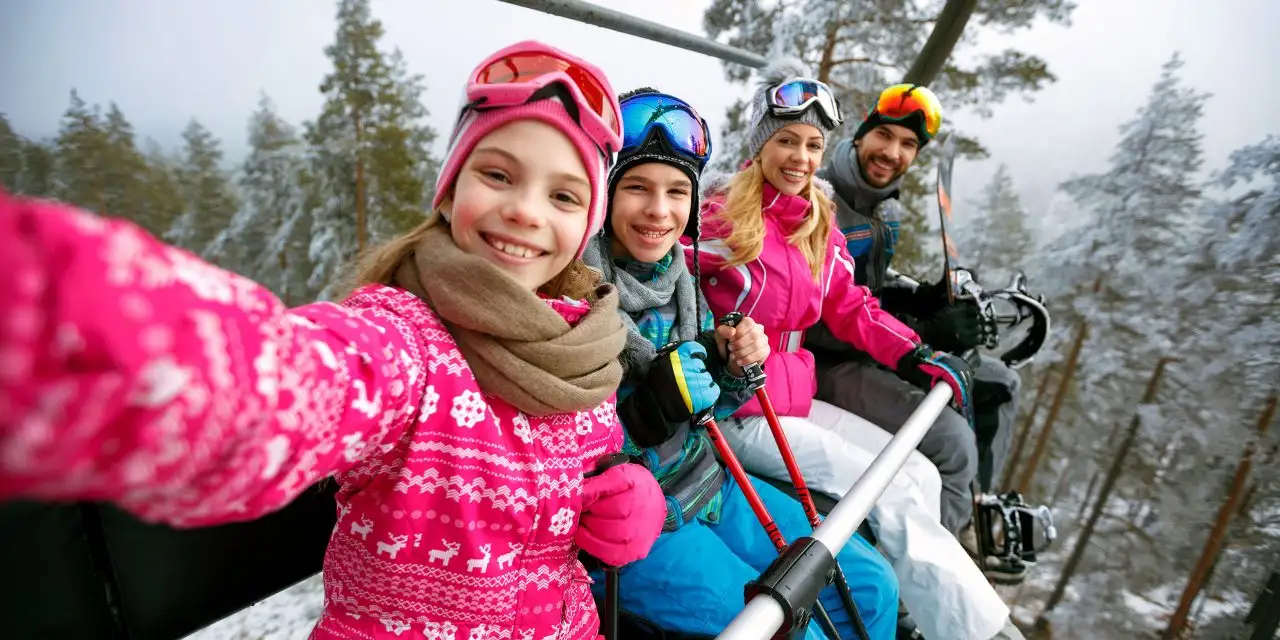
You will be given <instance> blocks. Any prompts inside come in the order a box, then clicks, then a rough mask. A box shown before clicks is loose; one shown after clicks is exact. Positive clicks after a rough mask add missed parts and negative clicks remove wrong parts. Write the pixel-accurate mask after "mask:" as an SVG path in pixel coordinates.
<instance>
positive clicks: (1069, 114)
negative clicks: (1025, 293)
mask: <svg viewBox="0 0 1280 640" xmlns="http://www.w3.org/2000/svg"><path fill="white" fill-rule="evenodd" d="M1078 3H1079V5H1080V6H1079V8H1078V9H1077V10H1076V12H1075V16H1074V19H1073V23H1072V25H1071V26H1070V27H1069V28H1068V27H1062V26H1055V25H1039V26H1037V27H1036V28H1034V29H1032V30H1030V31H1023V32H1020V33H1018V34H1017V35H1014V36H999V35H994V34H992V35H991V36H990V37H985V36H984V39H983V40H982V42H980V47H981V48H982V49H991V50H996V49H1001V48H1004V47H1007V46H1014V47H1018V48H1020V49H1022V50H1024V51H1027V52H1029V53H1033V54H1035V55H1039V56H1041V57H1043V58H1045V59H1046V60H1047V61H1048V62H1049V66H1050V69H1051V70H1052V72H1053V73H1055V74H1056V75H1057V76H1058V78H1059V80H1058V82H1057V83H1055V84H1053V85H1050V86H1049V87H1048V88H1047V89H1046V90H1044V91H1042V92H1040V93H1038V94H1035V95H1034V96H1033V98H1032V101H1031V102H1025V101H1023V100H1021V99H1019V98H1013V99H1010V100H1007V101H1006V102H1005V103H1003V104H1000V105H997V106H996V107H995V108H994V115H993V117H992V118H990V119H987V120H983V119H979V118H976V117H975V116H972V115H970V114H963V113H960V114H952V113H949V114H947V115H948V117H949V119H950V120H951V122H954V123H957V124H958V126H960V127H962V128H963V129H965V130H966V131H969V132H972V133H976V134H977V135H978V136H979V137H980V139H981V140H982V141H983V142H984V143H985V144H986V145H987V146H988V148H989V149H990V150H991V152H992V159H991V160H990V161H986V162H981V163H975V162H962V163H959V164H957V167H956V173H955V175H956V177H955V181H956V183H955V191H956V196H957V200H958V202H960V203H964V202H965V201H966V200H967V199H969V198H973V197H976V195H977V193H978V191H979V190H980V189H981V187H982V186H983V183H985V182H986V180H987V179H988V178H989V177H990V175H991V173H992V172H993V171H994V169H995V166H996V164H997V163H998V162H1006V163H1008V164H1009V165H1010V166H1011V168H1012V171H1013V176H1014V179H1015V181H1016V183H1017V186H1018V188H1019V190H1020V192H1021V193H1022V196H1023V199H1024V202H1025V203H1026V204H1027V205H1028V209H1029V210H1030V211H1031V212H1032V214H1033V215H1043V214H1045V213H1047V212H1048V211H1049V210H1051V208H1052V206H1053V198H1054V190H1055V187H1056V185H1057V184H1058V183H1059V182H1061V181H1062V180H1063V179H1065V178H1068V177H1070V176H1071V175H1073V174H1079V173H1087V172H1093V171H1097V170H1100V169H1101V168H1103V167H1104V166H1105V163H1106V161H1107V158H1108V157H1109V156H1110V155H1111V153H1112V152H1113V147H1114V143H1115V139H1116V130H1117V127H1118V126H1119V125H1120V124H1121V123H1122V122H1124V121H1125V120H1127V119H1129V118H1131V117H1132V116H1133V114H1134V112H1135V110H1136V109H1137V108H1138V107H1139V106H1140V105H1141V103H1142V101H1143V99H1144V98H1145V97H1146V96H1147V94H1148V92H1149V90H1150V88H1151V85H1152V84H1153V83H1154V82H1155V80H1156V78H1157V76H1158V74H1159V71H1160V65H1161V64H1163V63H1164V62H1165V61H1166V60H1168V58H1169V56H1170V55H1171V54H1172V53H1173V52H1174V51H1175V50H1177V51H1180V52H1181V53H1182V55H1183V57H1184V59H1185V60H1186V66H1185V68H1184V74H1183V77H1184V78H1185V80H1186V81H1187V83H1188V84H1191V85H1193V86H1195V87H1197V88H1199V89H1201V90H1203V91H1208V92H1211V93H1213V94H1214V97H1213V98H1212V99H1211V100H1210V102H1209V104H1208V106H1207V109H1206V114H1205V118H1204V120H1203V122H1202V124H1201V131H1202V132H1203V133H1204V134H1205V145H1204V147H1205V152H1206V174H1207V173H1208V172H1209V171H1211V170H1213V169H1216V168H1218V167H1220V166H1222V164H1223V162H1224V161H1225V160H1226V157H1227V154H1229V153H1230V152H1231V151H1232V150H1233V149H1235V148H1237V147H1239V146H1241V145H1244V144H1249V143H1252V142H1254V141H1256V140H1258V139H1260V138H1261V137H1262V136H1264V135H1266V134H1268V133H1280V123H1278V116H1280V83H1277V82H1276V78H1277V71H1276V65H1277V64H1278V63H1280V33H1277V31H1276V26H1275V25H1277V24H1280V2H1277V1H1276V0H1218V1H1211V0H1078ZM373 4H374V12H375V15H377V17H379V18H380V19H381V20H382V21H383V23H384V25H385V26H386V31H387V36H386V39H385V44H386V45H387V46H388V47H390V46H398V47H400V48H401V49H402V50H403V52H404V54H405V56H406V58H407V60H408V63H409V65H410V67H411V68H412V70H413V71H414V72H417V73H421V74H423V75H425V77H426V82H427V85H428V91H427V94H426V96H425V100H426V103H427V107H428V108H429V109H430V111H431V122H432V124H433V125H434V126H435V127H436V129H437V130H438V131H440V132H441V133H442V134H443V133H445V132H447V131H448V129H449V127H450V124H451V123H450V119H451V116H452V114H453V113H454V111H455V109H456V107H457V101H458V99H459V97H460V91H461V86H462V82H463V78H464V76H465V74H466V73H467V71H468V70H469V69H470V68H471V67H472V66H473V65H474V64H475V63H477V62H479V60H480V59H481V58H482V57H484V56H485V55H487V54H488V53H490V52H492V51H493V50H495V49H496V48H498V47H500V46H503V45H506V44H509V43H511V42H514V41H516V40H519V39H524V38H537V39H540V40H544V41H547V42H550V43H553V44H556V45H558V46H561V47H562V48H565V49H567V50H569V51H572V52H574V53H577V54H580V55H582V56H583V57H585V58H588V59H590V60H592V61H593V62H596V63H598V64H599V65H600V66H602V67H603V68H604V69H605V70H606V72H607V73H608V74H609V75H610V78H611V79H612V81H613V83H614V87H615V88H616V89H617V90H619V91H623V90H626V89H629V88H633V87H636V86H639V85H645V84H653V85H657V86H658V87H659V88H661V89H663V90H665V91H669V92H672V93H675V94H677V95H680V96H682V97H684V98H686V99H688V100H689V102H691V103H693V104H694V105H695V106H696V107H698V109H699V110H700V111H702V112H703V114H704V115H705V116H706V117H707V118H708V120H709V121H711V124H712V127H713V128H714V129H716V130H718V128H719V122H720V120H721V117H722V114H723V113H724V107H725V106H726V105H728V104H730V103H731V102H732V101H733V100H734V99H735V98H736V97H738V96H739V95H742V94H743V92H744V91H745V89H744V88H742V87H740V86H736V85H730V84H728V83H726V82H725V80H724V76H723V73H722V71H721V68H720V64H719V62H718V61H716V60H714V59H711V58H709V57H706V56H702V55H700V54H695V53H689V52H685V51H681V50H677V49H674V48H671V47H668V46H665V45H660V44H656V43H651V42H648V41H646V40H642V39H639V38H635V37H631V36H627V35H622V34H618V33H615V32H611V31H606V30H603V29H600V28H597V27H592V26H589V25H584V24H580V23H577V22H572V21H569V20H565V19H562V18H556V17H553V16H549V15H546V14H543V13H539V12H535V11H531V10H528V9H524V8H520V7H515V6H511V5H508V4H505V3H501V2H497V1H496V0H448V1H446V0H376V1H375V2H374V3H373ZM598 4H603V5H606V6H609V7H611V8H614V9H617V10H620V11H625V12H627V13H631V14H633V15H638V16H642V17H644V18H647V19H650V20H653V21H657V22H660V23H663V24H667V25H670V26H673V27H676V28H680V29H684V30H687V31H691V32H695V33H701V32H702V28H701V20H702V11H703V9H704V8H705V6H706V5H707V4H708V0H598ZM334 9H335V4H334V3H333V2H329V1H327V0H269V1H262V0H221V1H219V2H188V1H180V0H39V1H35V0H0V87H3V90H2V91H0V112H3V113H5V114H6V115H7V116H8V117H9V118H10V120H11V122H12V123H13V125H14V126H15V127H16V128H17V129H18V130H19V131H20V132H22V133H23V134H26V135H29V136H35V137H43V136H51V135H53V134H54V133H55V132H56V130H57V126H58V120H59V117H60V115H61V113H62V112H63V110H64V109H65V108H66V105H67V99H68V91H69V90H70V89H71V88H73V87H74V88H76V89H78V90H79V92H80V95H81V97H82V98H84V99H85V100H86V101H88V102H90V103H94V102H97V103H102V104H103V105H104V106H105V104H106V103H108V102H110V101H113V100H114V101H115V102H117V103H118V104H119V105H120V107H121V108H122V109H123V110H124V112H125V114H126V115H127V116H128V117H129V119H130V120H131V121H132V122H133V123H134V125H135V127H136V128H137V130H138V132H139V133H140V134H141V135H143V136H148V137H152V138H154V139H156V140H158V141H160V142H162V143H164V144H165V145H167V146H173V145H176V144H177V143H178V141H179V137H178V136H179V133H180V131H181V129H182V127H183V126H184V125H185V123H186V122H187V120H188V119H189V118H191V117H192V116H194V117H196V118H199V120H200V121H201V122H202V123H204V124H205V126H207V127H208V128H209V129H211V130H212V131H213V132H214V134H215V135H217V136H218V137H219V138H220V139H222V140H223V144H224V148H225V149H226V150H227V151H228V155H229V156H230V157H231V158H232V159H238V157H239V156H240V155H241V154H242V153H243V152H244V149H245V146H246V142H245V127H246V123H247V121H248V116H249V114H250V113H251V112H252V111H253V109H254V107H255V104H256V102H257V99H258V94H259V92H260V91H266V92H267V93H268V94H269V95H270V96H271V97H272V98H273V99H274V100H275V102H276V103H277V105H278V106H279V109H280V112H281V114H282V115H283V116H284V117H285V118H287V119H288V120H289V121H291V122H293V123H294V124H299V123H301V122H302V121H303V120H306V119H309V118H311V117H313V116H314V115H315V114H316V113H317V112H318V110H319V107H320V103H321V96H320V93H319V91H318V90H317V87H318V85H319V83H320V80H321V78H322V77H323V75H324V74H325V73H326V71H327V70H328V68H329V65H328V61H327V59H326V58H325V57H324V54H323V48H324V47H325V45H327V44H328V43H329V42H330V41H331V40H332V38H333V30H334ZM1267 25H1271V26H1267ZM973 28H975V27H973V26H972V25H971V26H970V29H973ZM957 214H958V215H963V208H962V205H961V206H958V207H957Z"/></svg>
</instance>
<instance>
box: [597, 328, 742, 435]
mask: <svg viewBox="0 0 1280 640" xmlns="http://www.w3.org/2000/svg"><path fill="white" fill-rule="evenodd" d="M708 341H710V342H711V344H712V345H713V347H712V348H714V344H715V343H714V341H711V340H708ZM713 356H716V357H718V354H713ZM708 359H709V356H708V353H707V347H706V346H705V345H703V344H701V343H699V342H692V341H691V342H683V343H680V344H671V345H668V346H667V347H665V348H663V349H662V350H661V351H659V352H658V357H657V358H654V360H653V362H652V363H650V365H649V373H648V376H647V377H646V379H645V381H644V383H643V384H640V385H638V386H637V387H636V388H635V390H633V391H632V392H631V394H630V395H629V396H627V397H626V398H625V399H623V400H622V401H621V402H620V403H619V404H618V416H619V417H620V418H621V419H622V424H623V426H625V427H626V429H627V434H628V435H629V436H630V437H631V441H632V442H634V443H635V444H636V446H638V447H640V448H642V449H647V448H649V447H656V446H658V445H659V444H662V443H663V442H666V441H667V440H669V439H671V438H672V437H673V436H675V435H676V433H678V432H679V431H680V428H681V427H682V426H685V425H688V424H689V421H690V420H691V419H692V418H693V416H695V415H699V414H701V413H702V412H704V411H706V410H707V409H710V408H711V407H713V406H715V404H716V401H718V400H719V399H720V387H719V385H717V384H716V382H715V380H714V378H713V377H712V375H711V373H710V372H708V370H707V362H708Z"/></svg>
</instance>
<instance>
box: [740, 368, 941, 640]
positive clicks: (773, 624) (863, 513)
mask: <svg viewBox="0 0 1280 640" xmlns="http://www.w3.org/2000/svg"><path fill="white" fill-rule="evenodd" d="M950 401H951V387H949V386H947V385H945V384H940V385H938V386H936V387H934V388H933V390H932V391H930V392H929V394H928V395H926V396H925V398H924V402H921V403H920V406H918V407H916V410H915V411H914V412H913V413H912V414H911V417H909V418H907V421H906V422H905V423H904V424H903V425H902V428H901V429H899V430H898V433H897V435H895V436H893V439H892V440H890V441H889V444H888V445H886V446H885V448H884V450H883V451H881V452H880V455H878V456H876V459H875V461H874V462H872V463H871V466H870V467H868V468H867V471H866V473H864V474H862V477H860V478H858V481H857V482H855V483H853V487H852V488H850V489H849V492H848V493H846V494H845V495H844V497H843V498H841V499H840V502H839V503H838V504H836V506H835V508H834V509H832V510H831V513H829V514H828V515H827V519H826V520H824V521H823V522H822V526H820V527H818V528H817V529H815V530H814V532H813V539H814V540H817V541H818V542H821V543H822V544H823V545H824V546H826V547H827V548H828V549H831V550H832V553H833V554H834V553H836V552H838V551H839V550H840V549H843V548H844V545H846V544H848V542H849V539H850V538H852V537H853V534H854V532H855V531H857V529H858V525H859V524H861V523H862V521H863V520H865V519H866V518H867V514H868V513H870V512H871V507H872V505H874V504H875V502H876V500H878V499H879V498H880V494H882V493H884V490H885V489H886V488H888V486H889V483H890V482H892V481H893V477H894V476H895V475H897V473H898V470H899V469H901V468H902V465H904V464H906V462H907V458H908V457H910V456H911V452H912V451H915V450H916V446H917V445H919V444H920V440H921V439H922V438H924V434H925V433H927V432H928V431H929V427H931V426H933V423H934V421H936V420H937V419H938V416H939V415H940V414H941V413H942V411H943V410H944V409H946V407H947V403H948V402H950ZM783 621H784V618H783V614H782V609H781V607H779V606H778V603H777V602H775V601H774V600H773V599H772V598H770V597H769V596H767V595H758V596H756V597H754V598H752V599H751V601H750V602H748V603H747V606H746V608H745V609H743V610H742V612H740V613H739V614H738V616H737V617H735V618H734V619H733V622H731V623H730V624H729V626H727V627H725V629H724V631H722V632H720V635H718V636H716V637H717V638H720V639H721V640H768V639H769V638H772V637H773V636H774V635H775V634H776V633H777V632H778V627H780V626H781V625H782V623H783Z"/></svg>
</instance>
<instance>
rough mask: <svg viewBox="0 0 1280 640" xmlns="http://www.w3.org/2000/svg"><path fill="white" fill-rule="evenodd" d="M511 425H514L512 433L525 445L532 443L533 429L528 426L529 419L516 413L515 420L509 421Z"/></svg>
mask: <svg viewBox="0 0 1280 640" xmlns="http://www.w3.org/2000/svg"><path fill="white" fill-rule="evenodd" d="M511 423H512V424H514V425H515V429H513V430H512V433H514V434H516V437H517V438H520V440H521V441H523V442H524V443H525V444H532V443H533V427H531V426H529V418H528V416H526V415H524V413H523V412H522V413H517V414H516V417H515V418H512V419H511Z"/></svg>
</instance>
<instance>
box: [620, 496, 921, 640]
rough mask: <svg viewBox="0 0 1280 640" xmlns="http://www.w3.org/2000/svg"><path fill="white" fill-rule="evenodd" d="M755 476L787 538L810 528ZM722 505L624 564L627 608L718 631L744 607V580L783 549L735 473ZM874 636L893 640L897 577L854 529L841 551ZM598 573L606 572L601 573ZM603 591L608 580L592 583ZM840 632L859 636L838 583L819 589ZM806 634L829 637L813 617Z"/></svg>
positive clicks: (674, 625) (676, 626)
mask: <svg viewBox="0 0 1280 640" xmlns="http://www.w3.org/2000/svg"><path fill="white" fill-rule="evenodd" d="M751 484H752V485H753V486H754V487H755V489H756V491H757V492H759V494H760V499H761V501H763V502H764V505H765V507H766V508H767V509H768V510H769V514H770V515H772V516H773V518H774V520H775V521H776V522H777V524H778V529H779V530H780V531H781V532H782V535H783V537H784V538H786V540H787V541H788V542H791V541H793V540H795V539H796V538H800V537H803V536H806V535H809V534H810V533H811V532H812V528H811V527H810V526H809V520H808V518H807V517H806V516H805V514H804V509H803V508H802V507H801V506H800V503H799V502H798V501H796V500H795V499H794V498H792V497H791V496H788V495H787V494H785V493H782V492H781V491H779V490H778V489H776V488H774V487H773V486H771V485H769V484H768V483H766V482H764V481H761V480H757V479H756V478H751ZM720 490H721V492H722V496H723V501H724V502H723V506H722V509H721V514H720V520H719V522H716V523H714V524H711V523H707V522H704V521H703V520H701V519H694V520H693V521H692V522H689V523H688V524H686V525H684V526H682V527H681V528H679V529H676V530H675V531H671V532H669V533H664V534H663V535H662V536H661V537H659V538H658V541H657V543H655V544H654V546H653V550H652V551H650V552H649V555H648V557H646V558H645V559H643V560H640V561H639V562H633V563H631V564H629V565H627V566H625V567H623V568H622V570H621V571H620V572H619V586H620V590H619V600H620V604H621V607H622V609H624V610H626V611H629V612H631V613H634V614H637V615H639V616H642V617H644V618H646V619H648V620H650V621H651V622H654V623H655V624H657V625H659V626H660V627H662V628H663V629H666V630H669V631H679V632H683V633H697V634H705V635H715V634H717V633H719V632H720V631H721V630H723V629H724V627H726V626H727V625H728V624H729V621H730V620H732V619H733V618H734V616H736V615H737V614H738V612H739V611H741V610H742V607H743V604H744V601H743V587H744V586H745V585H746V584H747V583H748V582H750V581H751V580H753V579H755V578H756V577H758V576H759V575H760V572H761V571H763V570H764V569H765V568H766V567H768V566H769V563H770V562H771V561H772V560H773V559H774V558H776V557H777V556H778V552H777V551H776V550H775V549H774V546H773V543H772V542H770V541H769V536H768V535H766V534H765V532H764V528H763V527H762V526H761V525H760V521H759V520H757V519H756V516H755V513H754V512H752V510H751V505H750V504H749V503H748V502H747V499H746V496H745V495H743V493H742V490H741V488H740V487H739V486H738V484H737V483H736V482H735V481H734V480H733V478H732V477H729V478H726V479H725V482H724V485H723V486H722V487H721V489H720ZM836 559H837V561H838V562H839V563H840V566H841V567H842V568H843V569H844V574H845V576H846V577H847V578H848V581H849V589H850V591H851V592H852V593H853V599H854V602H855V603H856V604H857V605H858V611H859V613H861V614H862V620H863V622H864V623H865V624H866V626H867V632H868V635H870V637H871V640H892V639H893V638H894V636H895V629H896V626H897V617H898V582H897V579H896V578H895V577H894V574H893V569H892V568H891V567H890V566H889V564H888V562H886V561H885V559H884V558H883V557H882V556H881V555H880V553H879V552H878V551H876V549H875V548H874V547H872V546H871V545H870V544H869V543H867V541H866V540H863V539H862V537H860V536H858V535H856V534H855V535H854V537H853V539H851V540H850V541H849V543H848V544H847V545H845V547H844V549H842V550H841V551H840V552H839V553H838V554H837V555H836ZM595 575H597V577H599V575H600V574H595ZM594 588H595V589H596V590H597V596H600V595H603V592H604V584H603V580H600V579H597V580H596V584H595V587H594ZM820 600H821V601H822V604H823V605H824V606H825V607H826V609H827V612H828V613H829V614H831V619H832V621H833V622H835V625H836V628H837V630H838V631H839V633H840V637H841V638H842V639H844V640H850V639H856V638H857V636H856V635H855V634H854V631H853V624H852V621H851V618H850V617H849V614H848V612H846V611H845V610H844V606H843V605H842V604H841V602H840V596H839V594H838V593H837V592H836V588H835V587H834V586H830V587H827V588H826V589H825V590H824V591H823V592H822V595H821V596H820ZM805 637H806V640H826V634H824V633H822V631H821V630H820V629H819V627H818V624H817V623H816V622H814V621H810V623H809V628H808V630H807V633H806V636H805Z"/></svg>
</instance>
